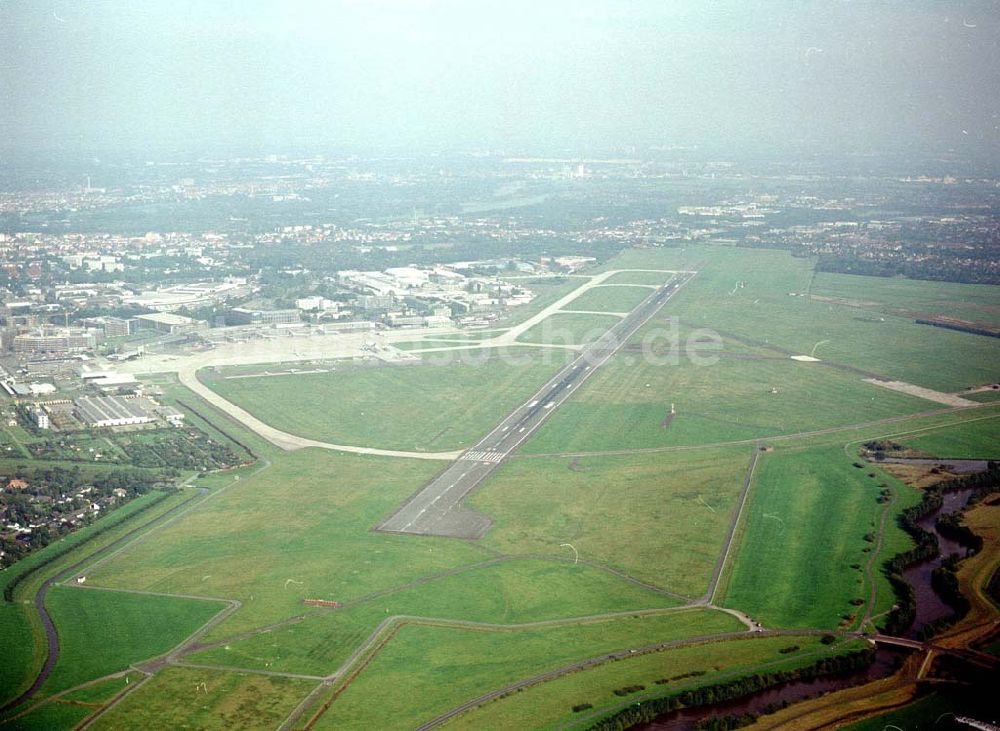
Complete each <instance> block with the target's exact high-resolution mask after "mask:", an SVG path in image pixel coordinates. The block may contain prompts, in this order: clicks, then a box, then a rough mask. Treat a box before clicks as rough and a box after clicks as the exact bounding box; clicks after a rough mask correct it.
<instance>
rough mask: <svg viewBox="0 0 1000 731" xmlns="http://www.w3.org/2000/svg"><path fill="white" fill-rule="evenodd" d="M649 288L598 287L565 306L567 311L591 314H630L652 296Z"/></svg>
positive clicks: (625, 286)
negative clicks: (583, 311) (591, 312)
mask: <svg viewBox="0 0 1000 731" xmlns="http://www.w3.org/2000/svg"><path fill="white" fill-rule="evenodd" d="M653 291H654V290H652V289H650V288H649V287H630V286H627V285H621V284H618V285H615V286H606V285H600V286H597V287H594V288H593V289H589V290H587V291H586V292H584V293H583V294H581V295H580V296H579V297H577V298H576V299H575V300H573V301H572V302H570V303H569V304H568V305H566V309H567V310H590V311H593V312H630V311H631V310H633V309H635V307H636V306H638V305H639V303H640V302H642V301H643V300H644V299H646V298H647V297H649V295H651V294H653Z"/></svg>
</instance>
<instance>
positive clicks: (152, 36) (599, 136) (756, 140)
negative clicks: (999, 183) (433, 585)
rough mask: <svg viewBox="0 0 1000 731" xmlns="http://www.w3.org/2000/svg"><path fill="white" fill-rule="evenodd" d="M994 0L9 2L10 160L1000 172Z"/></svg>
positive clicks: (5, 29)
mask: <svg viewBox="0 0 1000 731" xmlns="http://www.w3.org/2000/svg"><path fill="white" fill-rule="evenodd" d="M998 11H1000V7H998V3H997V2H996V1H995V0H972V1H969V2H954V1H951V0H943V1H942V2H922V1H921V2H902V1H899V2H897V1H894V0H881V1H875V0H857V1H855V2H848V1H846V0H842V1H840V2H829V1H827V2H818V1H815V0H806V1H804V2H791V1H790V0H778V1H771V2H747V1H745V0H744V1H742V2H737V1H736V0H725V1H723V2H718V3H712V4H711V5H708V4H706V3H703V2H694V1H693V0H679V1H676V2H664V1H663V0H659V1H639V2H631V3H626V2H613V1H612V0H603V1H599V0H590V1H587V0H580V1H579V2H570V1H569V0H558V1H555V2H542V3H529V2H524V1H517V0H515V1H514V2H507V3H499V2H482V3H479V2H459V1H458V0H416V1H414V0H409V1H404V0H370V1H368V2H360V1H357V0H338V1H334V2H329V3H321V2H318V1H317V2H295V3H280V4H279V3H275V2H261V1H257V2H246V3H237V2H231V1H227V2H217V3H195V2H190V1H189V0H188V1H183V2H171V3H162V2H148V1H145V2H127V3H126V2H121V1H111V0H104V1H101V0H98V1H96V2H87V3H83V2H69V1H67V0H59V1H57V2H55V3H52V4H40V3H37V2H29V1H28V0H13V1H8V2H4V3H2V4H0V44H2V46H3V47H4V48H5V60H4V64H3V65H2V67H0V88H2V89H3V90H4V97H5V104H4V105H3V106H2V108H0V139H2V140H3V142H2V143H0V148H2V149H3V150H4V151H5V154H10V153H12V152H17V153H30V152H32V151H36V150H37V151H45V150H65V151H70V152H72V151H82V150H90V149H122V150H145V149H148V150H155V149H162V148H185V149H197V148H199V147H204V148H220V147H221V148H227V149H233V150H244V151H248V152H254V151H274V150H284V149H291V148H295V149H330V148H337V147H364V148H366V149H401V148H414V149H456V148H464V149H469V148H474V147H482V148H499V149H545V148H548V149H552V148H572V149H621V148H623V147H625V146H627V145H630V144H636V145H672V144H677V145H701V146H705V147H708V148H711V149H715V150H723V151H725V150H730V151H733V152H736V151H741V150H747V149H753V150H756V151H760V152H765V153H766V152H769V151H771V152H774V153H787V152H819V153H857V152H861V153H866V152H873V151H883V150H884V151H887V152H899V151H905V150H911V149H913V150H916V149H923V150H926V151H930V152H933V151H949V150H950V151H952V152H954V153H955V154H958V155H962V156H967V157H970V158H980V159H983V158H985V159H992V160H996V159H1000V149H998V148H1000V99H998V97H997V95H996V93H995V89H996V87H997V86H998V82H1000V46H998V41H997V38H998V37H1000V33H998V31H1000V12H998Z"/></svg>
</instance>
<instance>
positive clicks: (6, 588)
mask: <svg viewBox="0 0 1000 731" xmlns="http://www.w3.org/2000/svg"><path fill="white" fill-rule="evenodd" d="M171 492H176V490H170V491H164V492H163V493H162V494H160V495H159V496H158V497H156V498H155V499H151V500H150V502H148V503H146V504H145V505H143V506H142V507H141V508H139V509H138V510H134V511H132V512H131V513H130V514H129V515H127V516H117V517H109V518H106V519H105V520H104V521H102V522H101V523H98V524H96V525H94V526H92V527H91V528H90V530H89V532H88V534H87V536H86V538H85V539H84V540H87V541H89V540H92V539H94V538H96V537H97V536H99V535H101V534H102V533H105V532H107V531H109V530H111V529H112V528H114V527H116V526H118V525H119V524H120V523H121V522H122V521H123V520H126V519H127V518H134V517H135V516H137V515H140V514H141V513H143V512H145V511H147V510H149V509H150V508H152V507H153V506H154V505H156V504H157V503H159V502H160V501H161V500H165V499H166V498H167V496H168V495H169V494H170V493H171ZM79 545H80V542H71V541H69V540H67V541H65V542H64V543H61V544H59V545H56V546H53V547H52V548H51V549H50V550H49V551H48V552H46V553H45V554H43V556H42V557H41V560H39V561H34V562H31V566H24V567H23V568H21V567H15V568H13V569H10V570H11V571H17V573H15V575H14V576H11V577H10V578H9V579H8V580H7V581H6V583H4V585H3V599H4V601H5V602H13V601H14V591H15V590H16V589H17V587H18V585H19V584H21V582H23V581H24V580H25V579H26V578H28V577H29V576H31V575H32V574H33V573H35V572H36V571H38V570H39V569H42V568H44V567H45V566H48V565H49V564H51V563H52V562H53V561H55V560H57V559H59V558H62V557H63V556H65V555H66V554H67V553H69V552H70V551H72V550H74V549H75V548H76V547H77V546H79ZM18 569H21V570H20V571H18Z"/></svg>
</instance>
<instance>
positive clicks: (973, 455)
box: [899, 414, 1000, 459]
mask: <svg viewBox="0 0 1000 731" xmlns="http://www.w3.org/2000/svg"><path fill="white" fill-rule="evenodd" d="M977 416H979V414H975V415H971V416H970V420H969V421H968V422H966V423H965V424H962V425H960V426H955V427H950V428H947V429H934V430H932V431H928V432H925V433H923V434H919V435H913V436H904V437H901V438H900V439H899V441H900V442H901V443H902V444H905V445H906V446H908V447H912V448H913V449H919V450H920V451H921V452H926V453H927V454H930V455H933V456H935V457H954V458H959V459H961V458H964V459H1000V415H994V416H992V417H990V418H976V417H977ZM983 416H985V414H984V415H983ZM973 419H975V420H973Z"/></svg>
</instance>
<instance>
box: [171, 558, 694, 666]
mask: <svg viewBox="0 0 1000 731" xmlns="http://www.w3.org/2000/svg"><path fill="white" fill-rule="evenodd" d="M316 598H320V599H323V598H327V597H325V596H319V597H316ZM678 604H679V602H677V601H676V600H674V599H672V598H670V597H667V596H664V595H662V594H658V593H656V592H654V591H651V590H649V589H647V588H644V587H641V586H637V585H635V584H631V583H629V582H627V581H624V580H623V579H621V578H619V577H617V576H615V575H613V574H610V573H607V572H604V571H600V570H598V569H596V568H592V567H590V566H586V565H576V566H574V565H573V564H572V562H563V561H542V560H539V559H525V560H515V561H505V562H502V563H497V564H493V565H491V566H484V567H479V568H471V569H469V570H467V571H464V572H461V573H458V574H454V575H451V576H444V577H441V578H438V579H435V580H432V581H429V582H427V583H425V584H422V585H418V586H413V587H410V588H403V589H401V590H399V591H396V592H394V593H391V594H388V595H384V596H377V597H372V598H371V599H369V600H367V601H365V602H363V603H361V604H359V605H356V606H351V607H347V608H343V609H337V610H335V611H330V610H324V611H318V612H315V613H313V614H311V615H310V616H308V617H307V618H306V620H305V621H303V622H301V623H296V624H294V625H290V626H288V627H284V628H279V629H276V630H274V631H272V632H268V633H267V634H263V635H257V636H254V637H250V638H247V639H245V640H239V641H236V642H230V643H227V644H226V645H225V646H223V647H221V648H214V649H211V650H207V651H204V652H200V653H197V654H195V655H192V656H191V657H190V660H191V661H192V662H195V663H204V664H221V665H226V666H235V667H240V668H248V667H254V668H259V669H270V670H283V671H288V672H295V673H304V674H309V675H326V674H328V673H331V672H333V671H334V670H335V669H336V668H337V667H338V666H339V665H340V664H341V663H342V662H343V661H344V660H346V659H347V657H348V655H350V653H351V651H352V650H354V648H355V647H357V646H358V645H359V644H360V643H361V642H362V641H363V640H364V639H365V638H366V637H367V636H368V635H369V634H371V632H372V631H374V630H375V628H376V627H377V625H378V624H379V622H381V621H382V620H384V619H385V618H386V617H388V616H394V615H404V614H405V615H408V616H419V617H427V618H437V619H449V620H462V621H472V622H490V623H496V624H518V623H523V622H538V621H550V620H557V619H567V618H572V617H586V616H593V615H598V614H607V613H611V612H626V611H631V610H638V609H654V608H666V607H673V606H677V605H678Z"/></svg>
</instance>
